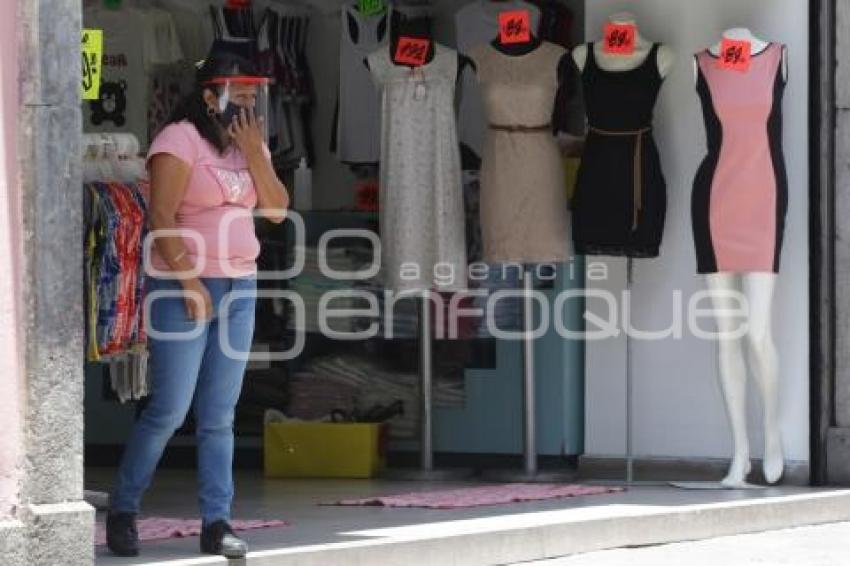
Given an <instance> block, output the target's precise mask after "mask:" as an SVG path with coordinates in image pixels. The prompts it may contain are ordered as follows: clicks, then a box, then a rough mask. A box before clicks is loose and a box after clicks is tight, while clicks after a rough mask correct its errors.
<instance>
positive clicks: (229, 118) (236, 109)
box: [216, 101, 243, 129]
mask: <svg viewBox="0 0 850 566" xmlns="http://www.w3.org/2000/svg"><path fill="white" fill-rule="evenodd" d="M242 110H243V107H242V106H239V105H238V104H233V103H232V102H229V101H228V103H227V106H225V107H224V111H223V112H222V113H221V114H216V118H218V121H219V123H220V124H221V125H222V126H224V129H227V128H229V127H230V124H232V123H233V118H235V117H236V116H239V115H240V114H241V113H242Z"/></svg>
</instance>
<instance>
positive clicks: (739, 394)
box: [706, 273, 752, 488]
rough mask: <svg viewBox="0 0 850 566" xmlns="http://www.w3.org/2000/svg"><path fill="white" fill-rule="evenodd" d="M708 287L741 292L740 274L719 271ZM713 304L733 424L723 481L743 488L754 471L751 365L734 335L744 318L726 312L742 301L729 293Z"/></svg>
mask: <svg viewBox="0 0 850 566" xmlns="http://www.w3.org/2000/svg"><path fill="white" fill-rule="evenodd" d="M706 279H707V283H708V288H709V290H710V291H711V292H712V293H713V294H715V295H716V294H717V293H720V292H722V293H727V294H728V293H729V292H740V289H739V287H738V284H737V283H738V276H737V275H732V274H728V273H717V274H712V275H709V276H707V278H706ZM712 303H713V305H714V308H715V309H716V310H717V311H718V313H717V315H716V320H717V329H718V331H719V332H720V333H721V338H720V340H718V353H719V362H720V384H721V386H722V390H723V399H724V401H725V403H726V413H727V415H728V417H729V426H730V427H731V429H732V445H733V453H732V462H731V464H730V466H729V472H728V474H727V475H726V477H725V478H724V479H723V481H722V482H721V483H722V484H723V486H725V487H731V488H734V487H741V486H743V485H745V484H746V478H747V476H748V475H749V473H750V471H751V469H752V468H751V464H750V442H749V438H748V436H747V368H746V365H745V364H744V348H743V338H737V337H732V335H733V334H734V331H735V330H736V329H737V328H739V326H740V324H741V321H740V320H736V319H735V318H734V317H730V316H724V315H723V314H722V311H724V310H725V311H728V310H730V309H738V308H740V304H739V303H738V302H736V301H734V299H731V298H730V297H728V296H713V297H712Z"/></svg>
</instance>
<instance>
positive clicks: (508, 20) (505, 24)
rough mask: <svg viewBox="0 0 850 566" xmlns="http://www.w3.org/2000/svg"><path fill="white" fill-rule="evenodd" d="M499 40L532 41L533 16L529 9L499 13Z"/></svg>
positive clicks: (505, 41)
mask: <svg viewBox="0 0 850 566" xmlns="http://www.w3.org/2000/svg"><path fill="white" fill-rule="evenodd" d="M499 41H500V42H501V43H507V44H510V43H528V42H529V41H531V16H530V15H529V13H528V10H513V11H510V12H500V13H499Z"/></svg>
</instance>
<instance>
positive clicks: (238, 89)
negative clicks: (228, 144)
mask: <svg viewBox="0 0 850 566" xmlns="http://www.w3.org/2000/svg"><path fill="white" fill-rule="evenodd" d="M207 86H211V87H213V86H214V87H217V91H218V114H217V117H218V119H219V121H220V122H221V124H222V126H224V127H225V128H227V127H229V126H230V125H231V124H232V123H233V119H234V118H237V119H240V120H241V115H242V112H243V110H244V112H245V115H246V117H247V118H248V119H249V120H250V119H252V116H253V119H254V120H256V121H257V126H258V127H259V128H260V132H262V135H263V142H264V143H265V144H266V145H268V143H269V122H270V116H269V110H270V108H269V79H267V78H264V77H224V78H220V79H213V80H212V81H209V82H208V83H207Z"/></svg>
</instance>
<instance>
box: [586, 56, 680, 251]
mask: <svg viewBox="0 0 850 566" xmlns="http://www.w3.org/2000/svg"><path fill="white" fill-rule="evenodd" d="M659 47H660V45H659V44H654V45H653V46H652V48H651V49H650V52H649V55H647V57H646V60H645V61H644V62H643V63H642V64H641V65H638V67H636V68H634V69H632V70H629V71H607V70H605V69H603V68H602V67H600V66H599V64H598V62H597V60H596V54H595V50H594V45H593V44H592V43H589V44H588V46H587V63H586V64H585V68H584V71H583V72H582V85H583V88H584V99H585V106H586V109H587V121H588V130H589V131H588V134H587V142H586V145H585V150H584V155H583V156H582V161H581V167H580V169H579V172H578V183H577V186H576V193H575V196H574V199H573V240H574V242H575V247H576V252H577V253H579V254H582V255H610V256H625V257H656V256H657V255H658V253H659V247H660V245H661V236H662V233H663V231H664V217H665V214H666V211H667V189H666V184H665V181H664V174H663V172H662V171H661V159H660V157H659V155H658V149H657V147H656V145H655V139H654V138H653V136H652V115H653V109H654V108H655V102H656V100H657V99H658V92H659V90H660V89H661V84H662V82H663V80H664V79H663V77H661V74H660V73H659V71H658V49H659Z"/></svg>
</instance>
